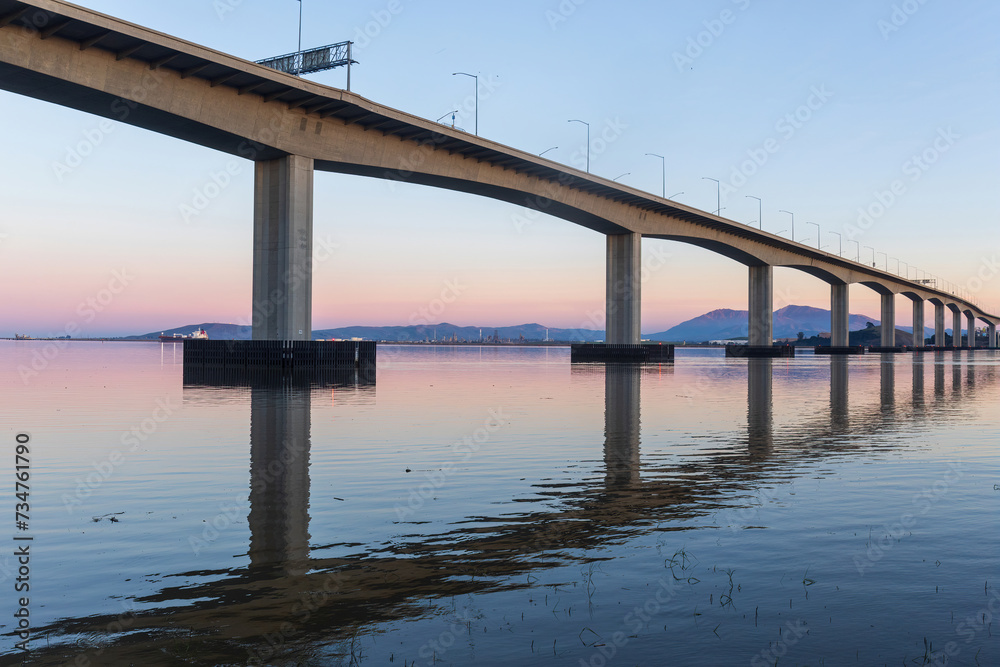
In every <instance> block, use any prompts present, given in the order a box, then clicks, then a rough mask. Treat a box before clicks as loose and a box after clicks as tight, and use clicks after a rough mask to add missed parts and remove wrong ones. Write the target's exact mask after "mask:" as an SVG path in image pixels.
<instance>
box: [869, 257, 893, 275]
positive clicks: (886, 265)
mask: <svg viewBox="0 0 1000 667" xmlns="http://www.w3.org/2000/svg"><path fill="white" fill-rule="evenodd" d="M878 254H880V255H885V272H886V273H889V254H888V253H885V252H880V253H878ZM872 262H873V263H874V262H875V258H874V257H872Z"/></svg>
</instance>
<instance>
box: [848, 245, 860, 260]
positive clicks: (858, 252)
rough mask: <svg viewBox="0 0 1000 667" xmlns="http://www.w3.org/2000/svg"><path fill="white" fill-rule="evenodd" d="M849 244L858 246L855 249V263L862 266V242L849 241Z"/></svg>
mask: <svg viewBox="0 0 1000 667" xmlns="http://www.w3.org/2000/svg"><path fill="white" fill-rule="evenodd" d="M847 242H848V243H853V244H854V245H855V246H857V247H855V249H854V250H855V253H854V261H855V262H857V263H859V264H860V263H861V242H860V241H855V240H854V239H848V240H847Z"/></svg>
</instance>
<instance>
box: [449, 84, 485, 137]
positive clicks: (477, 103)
mask: <svg viewBox="0 0 1000 667" xmlns="http://www.w3.org/2000/svg"><path fill="white" fill-rule="evenodd" d="M459 74H461V75H462V76H469V77H472V78H473V79H475V80H476V136H477V137H478V136H479V75H477V74H468V73H466V72H452V73H451V75H452V76H458V75H459Z"/></svg>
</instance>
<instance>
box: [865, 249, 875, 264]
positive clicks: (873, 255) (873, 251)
mask: <svg viewBox="0 0 1000 667" xmlns="http://www.w3.org/2000/svg"><path fill="white" fill-rule="evenodd" d="M865 248H867V249H868V250H871V251H872V266H875V248H873V247H871V246H870V245H866V246H865Z"/></svg>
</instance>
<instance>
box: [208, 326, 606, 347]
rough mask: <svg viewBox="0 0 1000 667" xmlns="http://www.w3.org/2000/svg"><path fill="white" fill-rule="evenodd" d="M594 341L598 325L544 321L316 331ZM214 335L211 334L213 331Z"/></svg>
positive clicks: (391, 337) (317, 334)
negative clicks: (566, 326)
mask: <svg viewBox="0 0 1000 667" xmlns="http://www.w3.org/2000/svg"><path fill="white" fill-rule="evenodd" d="M546 332H548V340H550V341H552V340H558V341H573V342H587V343H589V342H594V341H598V340H604V331H603V330H600V331H598V330H594V329H557V328H554V327H544V326H542V325H541V324H520V325H517V326H512V327H462V326H458V325H455V324H449V323H447V322H442V323H441V324H420V325H411V326H395V327H360V326H359V327H340V328H337V329H319V330H317V331H313V338H314V339H319V338H365V339H368V340H385V341H397V342H404V341H424V340H428V341H434V340H437V341H447V340H452V339H453V338H454V339H457V340H468V341H475V340H486V339H488V338H490V337H491V336H494V335H497V336H499V337H500V339H501V340H520V338H521V337H522V336H523V337H524V340H530V341H543V340H546ZM209 335H211V334H209Z"/></svg>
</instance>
